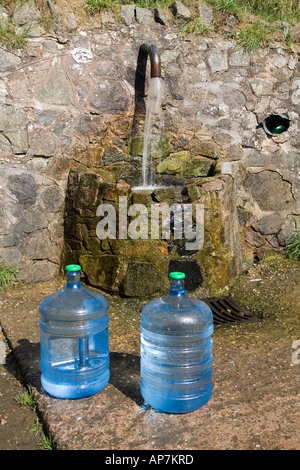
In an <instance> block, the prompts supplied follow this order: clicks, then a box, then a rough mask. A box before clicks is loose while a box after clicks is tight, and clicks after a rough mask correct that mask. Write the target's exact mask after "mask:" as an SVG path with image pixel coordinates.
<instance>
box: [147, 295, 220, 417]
mask: <svg viewBox="0 0 300 470" xmlns="http://www.w3.org/2000/svg"><path fill="white" fill-rule="evenodd" d="M174 297H176V295H174V296H173V295H171V296H170V295H167V296H165V297H164V298H160V299H157V300H154V301H151V302H149V303H148V304H147V305H146V306H145V307H144V309H143V311H142V320H141V346H140V347H141V351H140V352H141V383H140V389H141V394H142V396H143V398H144V400H145V402H146V403H148V404H149V405H150V406H152V407H153V408H156V409H157V410H160V411H164V412H169V413H187V412H191V411H195V410H197V409H199V408H201V407H202V406H204V405H205V404H206V403H207V402H208V401H209V399H210V398H211V395H212V389H213V385H212V360H213V355H212V345H213V340H212V333H213V320H212V313H211V310H210V309H209V308H208V306H207V305H206V304H204V302H201V301H197V300H194V299H188V298H187V297H185V294H184V295H180V298H179V299H178V298H177V299H176V298H175V299H174Z"/></svg>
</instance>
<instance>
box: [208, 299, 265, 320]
mask: <svg viewBox="0 0 300 470" xmlns="http://www.w3.org/2000/svg"><path fill="white" fill-rule="evenodd" d="M203 300H204V302H205V303H206V304H207V305H208V306H209V307H210V308H211V310H212V313H213V317H214V325H215V326H222V325H228V324H232V323H243V322H250V321H252V322H253V321H259V320H262V317H260V316H258V315H254V314H253V313H251V312H250V311H249V310H246V309H244V308H242V307H240V306H239V305H238V304H237V303H236V302H235V300H234V299H233V298H232V297H230V296H227V297H213V298H210V299H203Z"/></svg>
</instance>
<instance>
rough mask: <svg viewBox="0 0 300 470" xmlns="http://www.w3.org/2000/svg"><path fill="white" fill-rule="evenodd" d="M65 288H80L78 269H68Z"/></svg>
mask: <svg viewBox="0 0 300 470" xmlns="http://www.w3.org/2000/svg"><path fill="white" fill-rule="evenodd" d="M66 288H67V289H73V290H75V289H80V288H81V282H80V271H73V272H72V271H70V272H67V285H66Z"/></svg>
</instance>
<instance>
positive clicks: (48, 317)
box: [39, 265, 110, 399]
mask: <svg viewBox="0 0 300 470" xmlns="http://www.w3.org/2000/svg"><path fill="white" fill-rule="evenodd" d="M80 269H81V268H80V266H79V265H68V266H67V267H66V271H67V283H66V285H65V287H64V288H62V289H60V290H58V291H57V292H55V293H53V294H51V295H49V296H47V297H46V298H45V299H44V300H43V301H42V302H41V303H40V306H39V311H40V339H41V371H42V376H41V382H42V386H43V388H44V390H45V391H46V392H48V393H49V394H50V395H52V396H54V397H57V398H69V399H72V398H82V397H86V396H89V395H93V394H95V393H96V392H99V391H100V390H102V389H103V388H104V387H105V385H106V384H107V382H108V380H109V376H110V374H109V343H108V313H107V312H108V307H109V305H108V302H107V300H106V299H105V297H103V295H101V294H99V293H97V292H94V291H92V290H90V289H87V288H85V287H83V286H82V284H81V282H80Z"/></svg>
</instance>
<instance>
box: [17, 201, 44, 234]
mask: <svg viewBox="0 0 300 470" xmlns="http://www.w3.org/2000/svg"><path fill="white" fill-rule="evenodd" d="M47 226H48V222H47V219H46V217H45V216H44V215H43V213H42V212H41V211H40V209H39V208H38V207H34V208H33V209H29V210H27V211H24V213H23V215H22V217H21V218H20V220H19V222H18V224H17V228H18V230H19V231H20V232H25V233H31V232H34V231H35V230H40V229H42V228H46V227H47Z"/></svg>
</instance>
